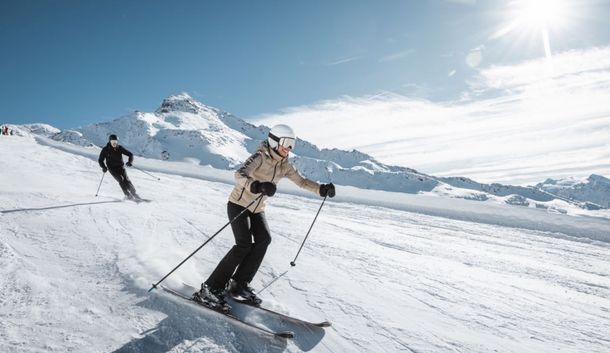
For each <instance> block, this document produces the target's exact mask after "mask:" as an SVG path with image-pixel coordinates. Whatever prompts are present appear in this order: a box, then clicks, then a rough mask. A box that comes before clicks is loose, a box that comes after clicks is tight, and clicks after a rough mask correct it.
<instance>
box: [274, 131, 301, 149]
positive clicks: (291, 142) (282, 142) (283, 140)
mask: <svg viewBox="0 0 610 353" xmlns="http://www.w3.org/2000/svg"><path fill="white" fill-rule="evenodd" d="M269 137H271V139H272V140H273V141H275V142H277V144H278V145H279V146H282V147H285V148H287V149H289V150H292V149H294V146H295V145H296V143H297V139H295V138H292V137H277V136H275V135H273V134H269Z"/></svg>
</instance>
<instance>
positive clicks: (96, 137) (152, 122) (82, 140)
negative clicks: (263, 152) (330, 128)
mask: <svg viewBox="0 0 610 353" xmlns="http://www.w3.org/2000/svg"><path fill="white" fill-rule="evenodd" d="M23 128H24V129H26V130H29V131H31V132H32V133H35V134H40V135H44V136H47V137H50V138H52V139H54V140H56V141H62V142H69V143H72V144H76V145H80V146H103V145H105V144H106V143H107V139H108V135H110V134H117V135H119V139H120V143H121V144H122V145H124V146H125V147H127V148H128V149H129V150H131V151H132V152H134V153H135V154H136V155H139V156H143V157H147V158H155V159H162V160H169V161H188V162H190V163H195V164H201V165H210V166H212V167H214V168H218V169H233V168H235V167H236V166H238V165H239V164H240V163H241V162H243V161H244V160H245V159H246V158H247V157H248V156H249V155H250V154H251V153H253V152H254V151H255V149H256V147H257V146H258V144H259V143H260V141H261V140H262V139H264V138H265V137H266V136H267V133H268V131H269V128H268V127H266V126H258V127H257V126H254V125H252V124H249V123H247V122H245V121H244V120H242V119H240V118H238V117H236V116H234V115H232V114H230V113H228V112H224V111H221V110H219V109H217V108H213V107H209V106H206V105H204V104H202V103H200V102H198V101H197V100H195V99H193V98H192V97H191V96H190V95H188V94H187V93H181V94H178V95H173V96H170V97H168V98H166V99H164V100H163V102H162V103H161V105H160V107H159V108H158V109H157V110H156V111H155V112H140V111H135V112H133V113H131V114H128V115H126V116H123V117H121V118H118V119H116V120H113V121H110V122H105V123H98V124H92V125H88V126H84V127H81V128H78V129H75V130H65V131H59V130H58V129H55V128H53V127H51V126H48V125H39V124H30V125H24V126H23ZM297 134H298V131H297ZM294 152H295V153H294V154H293V155H292V158H293V160H294V163H295V164H296V166H297V167H298V169H299V170H300V171H301V173H303V174H304V175H305V176H307V177H309V178H311V179H314V180H318V181H321V182H328V181H332V182H334V183H336V184H340V185H349V186H354V187H358V188H361V189H374V190H384V191H398V192H405V193H412V194H414V193H426V192H432V193H436V194H441V195H445V196H449V197H460V198H466V199H472V200H481V201H485V200H489V199H492V200H494V201H498V202H506V203H508V204H512V205H518V206H529V207H541V208H549V207H552V208H556V207H557V204H556V203H554V204H553V205H552V206H551V205H550V204H549V202H551V201H554V200H562V202H567V203H578V205H579V207H582V208H599V207H600V206H597V204H600V205H602V207H608V205H607V202H606V203H603V202H601V203H600V202H597V200H610V191H608V190H607V189H605V190H604V189H600V188H596V189H595V190H596V192H597V193H599V192H601V193H602V195H601V196H600V195H598V194H596V192H590V191H589V190H588V189H586V190H585V189H583V188H580V189H574V190H573V191H572V194H571V195H570V197H564V196H561V195H558V194H556V193H555V192H554V190H555V189H553V188H544V187H542V186H541V185H537V186H533V187H521V186H511V185H501V184H482V183H478V182H476V181H473V180H470V179H468V178H463V177H448V178H436V177H434V176H431V175H426V174H424V173H420V172H418V171H416V170H414V169H411V168H405V167H397V166H389V165H385V164H383V163H380V162H378V161H377V160H375V158H373V157H371V156H369V155H367V154H364V153H361V152H359V151H356V150H352V151H343V150H339V149H332V150H329V149H319V148H318V147H316V146H315V145H313V144H311V143H309V142H307V141H304V140H299V141H298V144H297V148H296V149H295V151H294ZM581 191H582V192H581ZM576 194H578V196H576ZM593 196H595V197H593ZM560 208H561V206H560Z"/></svg>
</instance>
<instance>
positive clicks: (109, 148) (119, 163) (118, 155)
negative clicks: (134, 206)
mask: <svg viewBox="0 0 610 353" xmlns="http://www.w3.org/2000/svg"><path fill="white" fill-rule="evenodd" d="M123 155H126V156H127V157H129V160H128V161H127V166H128V167H131V166H132V163H133V153H131V152H129V151H128V150H127V149H125V148H124V147H123V146H121V145H119V138H118V137H117V136H116V135H114V134H113V135H110V136H109V138H108V144H106V146H105V147H104V148H102V151H101V152H100V157H99V158H98V162H99V163H100V167H102V171H103V172H104V173H106V172H107V171H110V174H111V175H112V176H113V177H114V178H115V179H116V181H118V182H119V185H120V186H121V189H122V190H123V193H124V194H125V197H126V198H128V199H130V200H136V201H137V200H141V198H140V196H138V194H137V193H136V188H135V187H134V186H133V184H132V183H131V180H129V177H127V171H126V170H125V167H124V166H123V165H124V163H123ZM104 160H105V161H106V164H104Z"/></svg>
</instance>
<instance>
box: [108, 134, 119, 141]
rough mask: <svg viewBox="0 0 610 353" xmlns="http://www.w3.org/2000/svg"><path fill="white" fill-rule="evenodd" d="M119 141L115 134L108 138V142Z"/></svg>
mask: <svg viewBox="0 0 610 353" xmlns="http://www.w3.org/2000/svg"><path fill="white" fill-rule="evenodd" d="M118 139H119V138H118V137H116V135H115V134H112V135H110V136H108V141H112V140H118Z"/></svg>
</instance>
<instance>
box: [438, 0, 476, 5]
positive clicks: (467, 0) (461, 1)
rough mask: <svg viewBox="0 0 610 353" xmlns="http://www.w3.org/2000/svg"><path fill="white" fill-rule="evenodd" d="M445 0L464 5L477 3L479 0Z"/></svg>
mask: <svg viewBox="0 0 610 353" xmlns="http://www.w3.org/2000/svg"><path fill="white" fill-rule="evenodd" d="M445 1H447V2H452V3H456V4H462V5H476V4H477V0H445Z"/></svg>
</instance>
